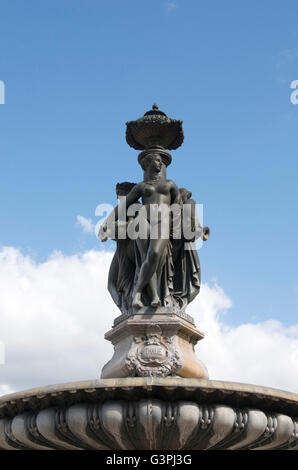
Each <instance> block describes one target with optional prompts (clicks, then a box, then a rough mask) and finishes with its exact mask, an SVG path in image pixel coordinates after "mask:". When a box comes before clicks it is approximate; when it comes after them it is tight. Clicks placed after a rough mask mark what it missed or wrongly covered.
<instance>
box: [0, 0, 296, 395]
mask: <svg viewBox="0 0 298 470" xmlns="http://www.w3.org/2000/svg"><path fill="white" fill-rule="evenodd" d="M297 15H298V4H297V0H285V1H284V2H274V3H272V1H271V0H263V1H262V2H259V1H258V0H251V1H250V2H239V0H226V1H225V2H223V1H222V0H210V1H208V2H206V1H205V2H204V1H200V0H187V1H186V0H184V1H183V0H172V1H164V0H151V1H150V2H144V1H141V2H140V1H139V0H128V1H126V2H123V1H122V0H115V1H113V2H105V1H101V0H86V1H84V2H83V1H82V0H51V1H48V0H45V1H43V2H40V0H30V2H28V1H26V0H2V1H1V5H0V44H1V54H0V80H1V81H3V82H4V83H5V105H0V169H1V171H0V343H1V342H2V343H1V344H2V346H1V345H0V354H1V350H3V349H5V363H4V364H2V365H0V394H2V393H6V392H7V391H10V390H20V389H24V388H28V387H33V386H39V385H46V384H49V383H57V382H66V381H69V380H83V379H89V378H94V377H98V376H99V372H100V368H101V366H102V364H103V363H104V362H105V361H106V360H107V359H108V358H110V356H111V354H112V349H111V346H110V345H109V344H108V343H107V342H106V341H104V340H103V335H104V332H106V331H107V330H108V329H109V328H110V327H111V325H112V321H113V318H114V317H115V316H117V315H118V312H117V310H116V308H115V306H114V305H113V303H112V300H111V299H110V298H109V295H108V293H107V291H106V282H107V272H108V266H109V262H110V259H111V253H109V252H112V250H114V245H113V243H112V242H108V243H107V244H100V243H99V242H98V240H97V239H96V237H95V236H94V227H95V225H96V223H97V222H98V220H99V217H98V215H96V213H95V210H96V207H97V206H98V205H99V204H102V203H106V204H112V205H115V204H116V196H115V185H116V183H118V182H121V181H133V182H137V181H140V179H141V178H142V171H141V169H140V167H139V166H138V164H137V154H138V152H136V151H135V150H133V149H131V148H130V147H129V146H128V145H127V144H126V142H125V122H126V121H128V120H132V119H136V118H138V117H140V116H141V115H143V114H144V112H145V111H147V110H148V109H150V108H151V106H152V104H153V103H154V102H157V103H158V104H159V106H160V108H161V109H162V110H163V111H165V112H166V113H167V114H168V115H169V116H170V117H172V118H176V119H182V120H183V127H184V132H185V142H184V144H183V145H182V147H181V148H179V149H177V150H176V151H173V152H172V156H173V162H172V164H171V166H170V167H169V169H168V177H169V178H171V179H173V180H174V181H175V182H176V183H177V185H178V186H179V187H186V188H189V189H190V190H191V191H192V193H193V197H194V199H195V200H197V202H199V203H201V204H203V207H204V223H205V224H207V225H209V226H210V228H211V237H210V239H209V240H208V242H207V243H206V244H205V245H204V247H203V248H202V249H201V250H200V251H199V255H200V260H201V264H202V277H203V283H204V285H203V288H202V293H201V294H200V296H199V297H198V298H197V299H196V300H195V301H194V302H193V303H192V304H191V305H190V307H189V313H190V314H192V315H193V316H194V317H195V319H196V322H197V325H198V327H199V328H200V329H202V330H203V331H204V332H205V334H206V338H205V339H204V341H202V342H201V343H200V344H199V346H198V355H199V357H200V358H201V359H202V360H203V361H204V362H205V363H206V365H207V367H208V369H209V372H210V376H211V377H212V378H214V379H222V380H235V381H242V382H249V383H257V384H261V385H267V386H274V387H277V388H282V389H288V390H292V391H298V390H297V389H298V387H297V378H296V375H297V374H296V370H297V354H298V353H297V351H298V338H297V324H298V321H297V317H298V273H297V265H298V250H297V239H298V218H297V203H298V197H297V175H298V158H297V129H298V106H297V105H294V104H293V103H292V102H291V99H290V97H291V93H292V92H293V90H292V89H291V88H290V84H291V82H292V81H293V80H298V33H297Z"/></svg>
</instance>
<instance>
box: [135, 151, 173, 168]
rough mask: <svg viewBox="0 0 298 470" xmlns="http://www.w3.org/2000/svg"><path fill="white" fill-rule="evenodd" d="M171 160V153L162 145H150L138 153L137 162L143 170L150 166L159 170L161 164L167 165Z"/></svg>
mask: <svg viewBox="0 0 298 470" xmlns="http://www.w3.org/2000/svg"><path fill="white" fill-rule="evenodd" d="M171 161H172V157H171V154H170V153H168V152H166V151H165V150H164V149H163V148H162V147H158V146H156V147H151V148H148V149H146V150H144V151H143V152H141V153H140V154H139V157H138V162H139V164H140V165H141V167H142V168H143V170H144V171H147V170H149V168H150V167H151V168H152V170H153V171H160V170H161V168H162V165H165V166H168V165H169V164H170V163H171Z"/></svg>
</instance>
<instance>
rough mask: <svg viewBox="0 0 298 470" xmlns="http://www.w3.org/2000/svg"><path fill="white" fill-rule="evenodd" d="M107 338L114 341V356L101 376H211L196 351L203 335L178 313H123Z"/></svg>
mask: <svg viewBox="0 0 298 470" xmlns="http://www.w3.org/2000/svg"><path fill="white" fill-rule="evenodd" d="M122 317H123V318H121V317H120V321H119V320H118V321H117V319H116V321H115V324H114V327H113V328H112V330H110V331H109V332H108V333H106V335H105V339H107V340H108V341H111V343H112V344H113V345H114V349H115V351H114V355H113V357H112V359H111V360H110V361H109V362H108V363H107V364H106V365H105V366H104V367H103V369H102V373H101V378H102V379H108V378H124V377H150V376H151V377H166V376H180V377H185V378H198V379H206V378H208V372H207V369H206V367H205V366H204V364H203V363H202V362H201V361H199V360H198V359H197V358H196V356H195V352H194V346H195V344H196V343H197V342H198V341H199V340H201V339H202V338H203V337H204V335H203V333H201V332H200V331H199V330H197V329H196V328H195V326H194V324H193V323H192V321H190V319H191V317H188V316H187V317H188V319H187V317H186V316H185V317H182V316H179V315H177V314H165V313H154V314H150V313H146V314H134V315H131V316H126V317H124V316H122Z"/></svg>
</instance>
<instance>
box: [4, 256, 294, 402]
mask: <svg viewBox="0 0 298 470" xmlns="http://www.w3.org/2000/svg"><path fill="white" fill-rule="evenodd" d="M112 255H113V254H112V253H107V252H97V251H88V252H86V253H84V254H83V255H74V256H64V255H63V254H61V253H58V252H55V253H53V255H52V256H51V257H49V259H48V260H47V261H45V262H42V263H35V262H34V261H33V260H32V259H31V258H30V257H28V256H24V255H23V254H22V253H21V252H20V251H18V250H17V249H15V248H11V247H6V248H3V249H2V250H1V251H0V285H1V296H0V340H1V341H2V342H3V343H4V344H5V353H6V354H5V360H6V362H5V364H4V365H0V395H3V394H6V393H9V392H12V391H17V390H23V389H25V388H31V387H37V386H44V385H48V384H55V383H63V382H68V381H78V380H88V379H94V378H98V377H99V376H100V370H101V368H102V366H103V365H104V364H105V363H106V362H107V361H108V360H109V359H110V358H111V356H112V354H113V347H112V345H111V344H110V343H109V342H108V341H106V340H105V339H104V333H105V332H106V331H108V330H109V329H110V328H111V326H112V323H113V319H114V318H115V317H116V316H118V315H119V311H118V310H117V308H116V307H115V305H114V304H113V301H112V300H111V298H110V296H109V293H108V291H107V287H106V285H107V276H108V269H109V265H110V262H111V259H112ZM230 306H231V301H230V299H229V298H228V297H227V296H226V295H225V293H224V292H223V290H222V289H221V288H220V287H218V286H216V285H214V286H208V285H204V286H203V288H202V292H201V294H200V295H199V296H198V297H197V298H196V300H195V301H194V302H193V303H192V304H190V306H189V309H188V313H189V314H190V315H192V316H193V317H194V318H195V321H196V325H197V327H198V329H200V330H202V331H203V332H204V333H205V335H206V336H205V339H204V340H202V341H201V342H200V343H199V344H198V346H197V355H198V357H199V358H200V359H201V360H202V361H203V362H204V363H205V364H206V366H207V367H208V370H209V373H210V378H212V379H214V380H227V381H236V382H245V383H254V384H258V385H265V386H268V387H275V388H280V389H285V390H289V391H292V392H298V377H297V374H296V373H295V371H296V370H297V368H298V325H294V326H291V327H285V326H284V325H282V324H281V323H280V322H277V321H274V320H271V321H268V322H265V323H247V324H243V325H240V326H238V327H234V326H229V325H227V324H225V322H224V318H225V317H224V312H225V311H226V310H227V309H229V307H230Z"/></svg>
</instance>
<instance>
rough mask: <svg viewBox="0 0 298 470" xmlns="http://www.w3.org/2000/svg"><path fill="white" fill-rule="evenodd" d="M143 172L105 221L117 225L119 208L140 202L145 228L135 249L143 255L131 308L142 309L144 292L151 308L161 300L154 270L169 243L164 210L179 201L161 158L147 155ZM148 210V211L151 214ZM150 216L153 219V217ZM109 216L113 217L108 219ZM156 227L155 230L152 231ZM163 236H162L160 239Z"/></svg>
mask: <svg viewBox="0 0 298 470" xmlns="http://www.w3.org/2000/svg"><path fill="white" fill-rule="evenodd" d="M140 164H141V166H142V168H143V170H144V181H142V182H141V183H138V184H136V185H135V186H134V187H133V188H132V189H131V191H130V192H129V193H128V195H127V196H126V198H125V201H121V202H120V203H119V205H118V206H117V207H116V208H115V209H114V211H113V213H112V214H111V215H110V216H109V218H108V219H110V218H114V220H115V221H116V220H117V218H118V213H119V212H120V210H121V208H122V207H121V204H122V205H123V204H126V207H129V206H131V205H132V204H134V203H136V202H137V201H138V200H139V199H141V200H142V203H143V208H144V210H143V212H144V214H145V217H143V218H142V219H141V221H142V223H144V224H145V227H144V226H143V227H142V235H144V233H145V237H143V236H140V237H139V238H137V239H136V243H137V246H138V249H139V251H140V253H141V255H142V263H141V268H140V271H139V274H138V278H137V281H136V284H135V287H134V292H133V303H132V305H133V307H134V308H142V307H144V303H143V301H142V294H143V292H144V289H146V290H147V292H148V293H149V297H150V305H151V306H152V307H158V306H159V305H160V304H161V299H160V298H159V295H158V279H157V275H156V273H157V270H158V269H160V267H161V264H162V263H163V262H164V258H165V252H166V250H167V246H168V243H169V240H170V238H169V237H170V235H169V233H170V230H169V223H170V220H169V213H167V214H166V211H165V210H164V209H165V207H169V206H170V205H171V204H174V203H176V202H177V201H178V200H179V190H178V188H177V186H176V185H175V183H174V182H173V181H171V180H167V179H166V178H165V176H164V172H163V171H162V170H163V162H162V157H161V156H160V154H159V153H157V152H152V153H148V154H146V155H145V156H144V157H143V158H142V160H141V162H140ZM150 208H151V210H150ZM152 213H153V214H154V217H152ZM111 216H112V217H111ZM154 226H155V227H154ZM154 228H155V229H157V230H158V233H159V236H158V237H156V238H152V237H150V233H152V229H154ZM106 233H107V222H105V224H104V225H103V226H102V227H101V229H100V238H101V240H102V241H105V240H106V239H107V236H106ZM160 234H162V236H160Z"/></svg>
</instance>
